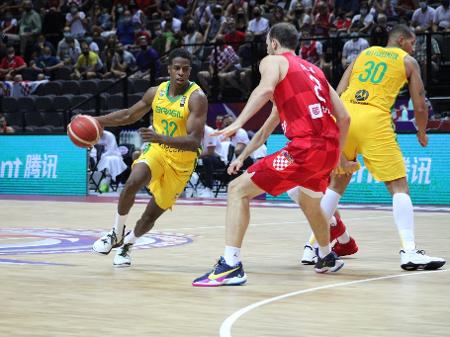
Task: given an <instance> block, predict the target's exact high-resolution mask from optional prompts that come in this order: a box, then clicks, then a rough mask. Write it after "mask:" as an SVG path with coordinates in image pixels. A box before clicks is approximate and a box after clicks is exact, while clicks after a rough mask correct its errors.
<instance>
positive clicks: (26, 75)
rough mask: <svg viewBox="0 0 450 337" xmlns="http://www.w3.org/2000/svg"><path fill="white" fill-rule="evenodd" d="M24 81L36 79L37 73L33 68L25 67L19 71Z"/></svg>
mask: <svg viewBox="0 0 450 337" xmlns="http://www.w3.org/2000/svg"><path fill="white" fill-rule="evenodd" d="M20 74H21V75H22V78H23V80H24V81H36V78H37V73H36V71H35V70H34V69H33V68H25V69H22V70H21V71H20Z"/></svg>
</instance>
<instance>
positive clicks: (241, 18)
mask: <svg viewBox="0 0 450 337" xmlns="http://www.w3.org/2000/svg"><path fill="white" fill-rule="evenodd" d="M247 11H248V10H244V8H239V9H238V10H237V13H236V16H235V22H236V29H237V30H238V31H240V32H244V33H245V32H246V31H247V26H248V18H247Z"/></svg>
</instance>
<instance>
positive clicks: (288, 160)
mask: <svg viewBox="0 0 450 337" xmlns="http://www.w3.org/2000/svg"><path fill="white" fill-rule="evenodd" d="M293 162H294V159H293V158H292V156H291V155H290V154H289V152H287V151H286V150H283V151H281V152H280V153H279V154H278V156H276V157H275V159H274V160H273V162H272V165H273V168H274V169H275V170H277V171H283V170H284V169H286V168H287V167H288V166H289V165H291V164H292V163H293Z"/></svg>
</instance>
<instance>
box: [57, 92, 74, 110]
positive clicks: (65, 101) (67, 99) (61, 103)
mask: <svg viewBox="0 0 450 337" xmlns="http://www.w3.org/2000/svg"><path fill="white" fill-rule="evenodd" d="M72 98H73V95H61V96H56V97H54V98H53V110H55V111H66V110H68V109H69V108H70V107H71V106H72Z"/></svg>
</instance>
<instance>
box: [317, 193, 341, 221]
mask: <svg viewBox="0 0 450 337" xmlns="http://www.w3.org/2000/svg"><path fill="white" fill-rule="evenodd" d="M340 199H341V195H340V194H339V193H336V192H335V191H333V190H332V189H329V188H327V191H326V192H325V195H324V196H323V198H322V200H321V201H320V207H321V208H322V210H323V212H324V213H325V218H327V219H331V217H332V216H333V214H334V212H335V211H336V208H337V206H338V204H339V200H340Z"/></svg>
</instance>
